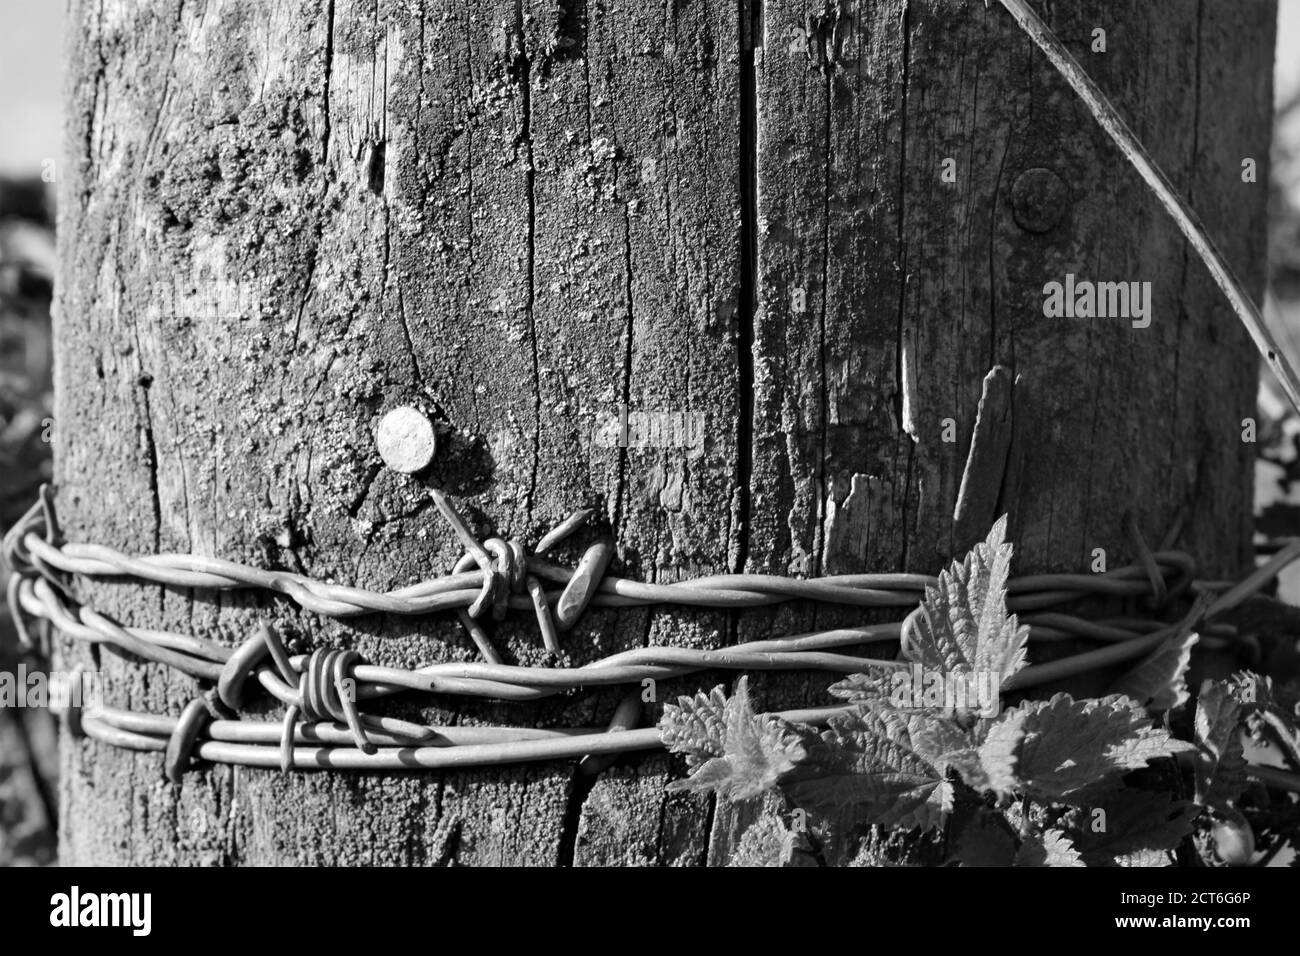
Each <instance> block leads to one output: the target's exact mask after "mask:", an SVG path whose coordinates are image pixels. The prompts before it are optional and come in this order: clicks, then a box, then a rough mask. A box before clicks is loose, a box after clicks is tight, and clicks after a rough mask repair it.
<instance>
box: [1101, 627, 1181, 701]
mask: <svg viewBox="0 0 1300 956" xmlns="http://www.w3.org/2000/svg"><path fill="white" fill-rule="evenodd" d="M1199 639H1200V635H1198V634H1196V633H1194V632H1189V633H1186V634H1174V635H1172V636H1170V637H1169V638H1168V639H1167V640H1165V641H1164V642H1163V643H1162V644H1161V645H1160V646H1159V647H1157V648H1156V649H1155V650H1154V651H1152V652H1151V653H1150V654H1149V655H1147V656H1146V657H1145V658H1143V659H1142V660H1141V661H1139V662H1138V663H1137V665H1136V666H1134V667H1133V669H1132V670H1130V671H1129V672H1128V673H1126V674H1124V675H1123V676H1122V677H1120V678H1119V680H1117V681H1116V682H1115V684H1114V686H1112V687H1111V693H1114V694H1123V695H1124V696H1125V697H1131V698H1133V699H1134V700H1135V701H1137V702H1138V703H1139V704H1141V705H1142V706H1143V707H1145V708H1146V709H1147V710H1148V711H1150V712H1151V713H1162V712H1164V711H1166V710H1173V709H1174V708H1175V707H1181V706H1182V705H1183V704H1185V703H1187V700H1188V697H1189V696H1190V695H1189V693H1188V690H1187V681H1186V674H1187V666H1188V664H1190V663H1191V660H1192V647H1193V646H1194V645H1195V644H1196V642H1197V641H1198V640H1199Z"/></svg>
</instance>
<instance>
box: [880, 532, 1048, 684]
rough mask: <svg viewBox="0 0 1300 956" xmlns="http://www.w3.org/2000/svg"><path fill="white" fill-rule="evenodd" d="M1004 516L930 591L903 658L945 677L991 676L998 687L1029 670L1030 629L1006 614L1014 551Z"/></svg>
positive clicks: (1014, 617)
mask: <svg viewBox="0 0 1300 956" xmlns="http://www.w3.org/2000/svg"><path fill="white" fill-rule="evenodd" d="M1006 526H1007V521H1006V516H1005V515H1004V516H1002V517H1001V518H999V519H998V520H997V522H996V523H995V524H994V525H993V528H992V530H991V531H989V535H988V538H986V539H985V540H984V542H982V543H981V544H977V545H976V546H975V547H974V548H972V549H971V551H970V553H969V554H967V555H966V558H965V559H964V560H963V561H962V562H960V563H958V562H953V564H952V566H951V567H950V568H949V569H947V570H946V571H942V572H940V574H939V583H938V586H937V587H930V586H927V587H926V589H925V601H924V603H923V604H922V613H921V614H920V615H919V616H918V619H917V622H916V627H915V628H914V633H913V635H912V637H911V639H910V640H908V641H907V642H906V643H905V645H904V647H903V654H904V656H905V657H907V658H908V659H909V660H912V661H915V662H916V663H918V664H920V665H921V666H922V667H923V668H925V669H927V670H931V671H935V672H938V673H942V674H951V673H956V672H964V673H967V674H975V675H979V674H989V675H991V676H992V677H993V678H995V679H996V681H997V682H998V684H999V685H1000V684H1001V682H1002V681H1004V680H1006V679H1007V678H1008V677H1010V676H1011V675H1012V674H1014V673H1015V672H1016V671H1018V670H1019V669H1020V668H1021V667H1023V666H1024V665H1025V654H1026V641H1027V640H1028V638H1029V628H1028V627H1021V626H1020V623H1019V621H1018V620H1017V618H1016V616H1015V615H1014V614H1011V615H1008V614H1007V604H1006V586H1007V578H1008V576H1009V575H1010V573H1011V556H1012V553H1013V551H1014V548H1013V547H1012V546H1011V545H1010V544H1008V543H1007V542H1006V541H1005V537H1006Z"/></svg>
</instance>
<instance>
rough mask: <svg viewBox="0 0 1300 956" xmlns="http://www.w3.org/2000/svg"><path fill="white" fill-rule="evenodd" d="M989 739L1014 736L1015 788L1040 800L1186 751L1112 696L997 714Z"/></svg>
mask: <svg viewBox="0 0 1300 956" xmlns="http://www.w3.org/2000/svg"><path fill="white" fill-rule="evenodd" d="M999 725H1000V726H999ZM995 735H996V739H998V740H1000V741H1002V743H1003V746H1005V744H1006V743H1007V742H1010V741H1012V740H1014V738H1015V737H1016V736H1017V735H1019V736H1020V743H1019V748H1018V750H1017V752H1016V758H1017V759H1016V765H1015V777H1016V781H1017V786H1016V789H1017V790H1021V791H1023V792H1025V793H1027V794H1028V795H1030V796H1032V797H1037V798H1039V799H1046V800H1056V799H1059V798H1062V797H1066V796H1068V795H1069V794H1071V793H1074V792H1076V791H1081V790H1083V789H1084V788H1085V787H1088V786H1090V785H1093V784H1097V783H1098V782H1100V781H1103V780H1105V779H1107V778H1111V777H1117V776H1118V775H1120V774H1123V773H1126V772H1128V771H1129V770H1136V769H1137V768H1138V767H1144V766H1146V764H1147V763H1148V761H1151V760H1154V759H1156V758H1159V757H1170V756H1173V755H1174V754H1175V753H1178V752H1179V751H1182V750H1187V749H1190V745H1189V744H1184V743H1182V742H1181V741H1177V740H1174V739H1173V738H1172V737H1170V736H1169V733H1168V732H1167V731H1165V730H1163V729H1161V728H1157V727H1153V726H1152V725H1151V719H1150V717H1149V716H1148V715H1147V714H1146V712H1145V711H1144V710H1142V708H1141V707H1139V706H1138V705H1137V704H1135V703H1134V702H1133V701H1132V700H1130V699H1129V698H1127V697H1120V696H1118V695H1112V696H1110V697H1103V698H1100V699H1088V700H1078V701H1076V700H1074V699H1073V698H1072V697H1071V696H1070V695H1069V694H1057V695H1056V696H1055V697H1053V698H1052V699H1051V700H1049V701H1032V702H1029V703H1025V704H1022V705H1020V706H1019V707H1017V708H1015V709H1014V710H1011V711H1007V712H1006V713H1004V714H1003V715H1002V718H1001V719H1000V720H999V721H998V722H997V725H995V726H994V727H993V728H990V730H989V736H990V737H995ZM985 743H986V744H987V743H988V739H987V738H986V741H985Z"/></svg>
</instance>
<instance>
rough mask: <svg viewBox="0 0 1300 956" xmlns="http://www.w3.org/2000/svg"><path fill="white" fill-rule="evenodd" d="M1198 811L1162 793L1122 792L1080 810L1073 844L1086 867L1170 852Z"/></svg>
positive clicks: (1195, 807)
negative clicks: (1144, 853) (1122, 858)
mask: <svg viewBox="0 0 1300 956" xmlns="http://www.w3.org/2000/svg"><path fill="white" fill-rule="evenodd" d="M1199 812H1200V809H1199V808H1198V807H1197V806H1196V804H1194V803H1192V802H1191V801H1189V800H1175V799H1174V798H1173V796H1172V795H1171V794H1169V793H1165V792H1156V791H1152V790H1136V789H1131V788H1125V789H1121V790H1116V791H1114V792H1112V793H1109V794H1106V795H1105V797H1104V798H1103V799H1102V800H1101V802H1100V803H1098V804H1097V805H1096V806H1092V807H1083V808H1082V810H1081V813H1082V821H1081V824H1080V827H1079V831H1080V832H1079V837H1078V839H1077V841H1076V844H1077V846H1078V848H1079V852H1081V853H1082V854H1083V858H1084V860H1085V861H1086V862H1087V864H1088V865H1089V866H1106V865H1109V864H1112V863H1115V862H1116V860H1117V858H1119V857H1123V856H1129V855H1131V854H1135V853H1138V852H1140V851H1146V850H1159V851H1165V850H1172V849H1174V848H1175V847H1177V846H1178V844H1179V843H1180V842H1181V841H1182V839H1183V838H1184V837H1185V836H1187V834H1189V833H1191V832H1192V824H1193V823H1194V822H1195V820H1196V816H1197V814H1198V813H1199Z"/></svg>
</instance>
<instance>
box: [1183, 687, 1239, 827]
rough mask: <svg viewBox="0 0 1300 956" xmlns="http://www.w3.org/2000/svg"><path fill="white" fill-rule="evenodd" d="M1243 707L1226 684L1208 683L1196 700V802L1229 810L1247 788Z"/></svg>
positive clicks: (1213, 807)
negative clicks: (1242, 734) (1242, 732)
mask: <svg viewBox="0 0 1300 956" xmlns="http://www.w3.org/2000/svg"><path fill="white" fill-rule="evenodd" d="M1244 716H1245V714H1244V712H1243V710H1242V706H1241V704H1240V703H1238V702H1237V700H1236V698H1235V697H1234V696H1233V692H1232V688H1231V687H1230V686H1229V685H1228V683H1227V682H1226V681H1212V680H1207V681H1205V683H1203V684H1202V685H1201V692H1200V695H1199V696H1198V697H1197V700H1196V725H1195V732H1196V746H1197V748H1198V753H1197V758H1196V802H1197V803H1199V804H1201V805H1202V806H1204V807H1209V808H1211V809H1215V810H1222V809H1230V808H1231V807H1232V805H1233V803H1234V801H1236V799H1237V798H1238V797H1239V796H1241V792H1242V790H1244V789H1245V788H1246V754H1245V749H1244V748H1243V747H1242V743H1241V725H1242V721H1243V719H1244Z"/></svg>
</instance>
